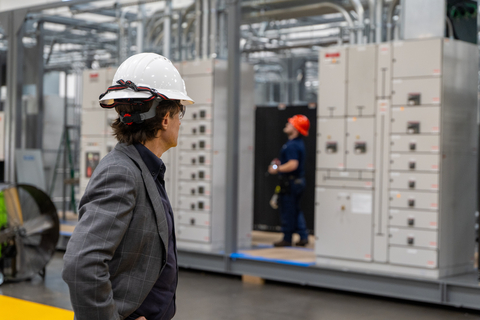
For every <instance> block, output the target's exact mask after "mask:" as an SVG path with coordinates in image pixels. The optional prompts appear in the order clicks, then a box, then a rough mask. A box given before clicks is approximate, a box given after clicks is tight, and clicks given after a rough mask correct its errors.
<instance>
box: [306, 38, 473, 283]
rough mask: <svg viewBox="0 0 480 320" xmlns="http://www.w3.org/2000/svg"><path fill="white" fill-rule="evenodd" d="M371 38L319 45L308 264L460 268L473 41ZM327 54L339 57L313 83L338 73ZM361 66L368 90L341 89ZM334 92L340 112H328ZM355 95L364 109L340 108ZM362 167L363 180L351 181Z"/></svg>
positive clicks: (469, 261) (468, 189)
mask: <svg viewBox="0 0 480 320" xmlns="http://www.w3.org/2000/svg"><path fill="white" fill-rule="evenodd" d="M372 47H374V49H373V50H370V47H367V48H368V49H366V50H365V49H363V48H364V47H362V46H350V47H332V48H328V49H326V50H321V52H320V56H319V62H320V63H319V64H320V67H319V70H320V80H319V84H320V88H319V93H320V96H319V110H321V111H322V110H323V112H320V113H319V117H318V137H319V140H318V144H317V155H318V157H317V182H316V184H317V193H316V207H315V226H316V229H315V235H316V237H317V241H316V250H315V251H316V255H317V263H318V264H328V265H329V266H338V267H344V268H345V267H346V268H357V269H364V270H371V271H381V272H391V273H396V274H404V275H414V276H421V277H430V278H439V277H443V276H448V275H453V274H459V273H464V272H468V271H471V270H473V255H474V244H475V238H474V237H475V229H474V226H475V211H476V195H475V190H476V189H477V188H476V183H477V181H476V180H477V178H476V177H477V174H476V173H477V166H476V163H477V153H476V148H477V145H478V128H477V123H476V120H477V80H478V74H477V69H476V68H471V65H476V64H477V62H478V52H477V51H478V50H477V48H476V47H475V46H474V45H471V44H468V43H464V42H460V41H452V40H449V39H443V38H434V39H426V40H425V39H424V40H411V41H396V42H393V43H386V44H380V45H377V46H372ZM360 49H361V50H363V51H361V50H360ZM370 51H371V52H370ZM335 52H337V53H339V56H341V57H342V58H343V60H345V61H348V63H347V66H346V70H347V72H346V73H345V74H346V79H343V78H342V77H343V74H344V73H343V71H342V72H341V75H339V76H338V77H337V78H335V88H333V87H329V85H325V83H326V82H327V81H328V79H329V77H330V76H331V73H332V72H333V69H336V70H343V69H341V68H343V67H342V66H341V64H338V63H336V64H333V63H332V61H331V60H328V59H326V57H327V56H331V55H332V54H333V53H335ZM360 53H361V54H360ZM372 61H374V62H373V63H372ZM372 64H373V69H375V71H372V74H374V75H375V78H374V79H373V80H371V79H370V77H371V74H370V73H368V72H367V73H366V77H367V78H368V79H370V80H369V82H371V83H374V88H375V92H372V90H370V89H369V88H370V86H367V85H363V84H362V85H360V86H358V87H356V88H352V85H354V83H356V82H358V74H359V73H360V71H361V70H364V69H365V66H370V65H372ZM322 71H323V72H322ZM350 77H351V78H350ZM343 84H345V87H344V88H342V87H341V86H342V85H343ZM322 86H323V88H322ZM364 94H365V95H368V96H369V98H368V99H367V98H366V96H364ZM322 95H323V96H322ZM328 95H330V96H335V100H333V98H332V97H328ZM344 99H345V100H346V101H347V108H346V112H345V113H343V112H337V111H335V110H343V109H342V108H341V107H340V106H341V103H340V102H341V101H343V100H344ZM355 100H358V101H355ZM333 101H336V102H338V103H337V106H338V108H332V106H333V104H334V103H333ZM366 101H370V102H368V103H369V104H370V105H369V106H368V107H366V108H365V110H370V109H371V110H373V113H372V115H371V116H370V115H368V114H360V113H357V114H356V115H351V114H350V113H352V112H354V110H355V107H352V106H355V105H361V104H364V103H366ZM332 110H334V111H332ZM334 142H335V144H334ZM358 142H365V144H360V143H358ZM329 149H330V150H331V151H330V152H326V151H327V150H329ZM333 150H335V151H336V152H337V153H335V152H333ZM369 152H371V153H369ZM367 155H368V157H365V158H364V159H363V160H362V156H367ZM343 159H345V160H344V161H342V160H343ZM366 159H368V161H366V162H365V161H364V160H366ZM339 164H342V165H339ZM367 172H368V173H369V174H372V180H371V181H369V182H370V185H366V184H363V183H362V182H364V181H361V179H359V177H360V176H363V175H365V174H366V173H367ZM372 187H373V189H372ZM367 189H370V190H367ZM354 195H357V196H356V200H358V201H360V202H356V205H354V201H353V199H354ZM367 199H368V201H367ZM367 203H368V205H367ZM355 207H357V208H363V209H358V210H357V211H361V212H355V209H354V208H355ZM367 207H368V208H371V209H370V210H367V209H366V208H367Z"/></svg>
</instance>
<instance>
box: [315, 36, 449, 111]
mask: <svg viewBox="0 0 480 320" xmlns="http://www.w3.org/2000/svg"><path fill="white" fill-rule="evenodd" d="M442 45H443V42H442V39H432V40H426V41H421V42H419V41H417V42H413V41H412V42H407V41H406V42H402V41H398V42H395V43H393V44H390V43H389V44H381V45H373V44H371V45H364V46H352V47H344V46H338V47H329V48H325V49H322V50H321V51H320V54H319V75H320V77H319V94H318V106H319V115H320V116H326V117H329V116H344V115H349V116H361V115H373V114H374V113H375V109H374V106H375V99H376V98H377V97H391V98H392V103H393V105H398V106H406V105H432V104H433V105H435V104H439V103H441V98H442V91H441V88H442V78H441V76H442V73H443V72H442V71H443V66H442V65H443V62H442V51H443V50H442Z"/></svg>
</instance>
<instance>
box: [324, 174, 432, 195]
mask: <svg viewBox="0 0 480 320" xmlns="http://www.w3.org/2000/svg"><path fill="white" fill-rule="evenodd" d="M389 176H390V179H389V188H390V189H392V190H396V189H399V190H418V191H437V190H438V187H439V175H438V174H437V173H421V172H402V171H391V172H390V173H389ZM373 180H374V172H371V171H339V170H317V174H316V180H315V184H316V185H317V186H319V187H340V188H372V187H373Z"/></svg>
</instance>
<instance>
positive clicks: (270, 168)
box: [268, 164, 278, 174]
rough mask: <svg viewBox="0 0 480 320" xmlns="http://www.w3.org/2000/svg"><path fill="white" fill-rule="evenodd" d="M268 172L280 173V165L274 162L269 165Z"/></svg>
mask: <svg viewBox="0 0 480 320" xmlns="http://www.w3.org/2000/svg"><path fill="white" fill-rule="evenodd" d="M268 173H270V174H277V173H278V165H276V164H272V165H270V166H268Z"/></svg>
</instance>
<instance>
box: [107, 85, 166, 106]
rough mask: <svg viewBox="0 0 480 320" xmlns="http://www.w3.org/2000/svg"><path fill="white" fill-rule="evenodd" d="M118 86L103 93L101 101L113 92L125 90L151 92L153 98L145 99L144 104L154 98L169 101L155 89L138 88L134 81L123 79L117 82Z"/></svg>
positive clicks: (111, 87)
mask: <svg viewBox="0 0 480 320" xmlns="http://www.w3.org/2000/svg"><path fill="white" fill-rule="evenodd" d="M117 83H118V84H117V85H113V86H110V87H108V89H107V91H105V92H104V93H102V94H101V95H100V97H99V100H102V98H103V97H104V96H105V95H106V94H107V93H109V92H111V91H119V90H125V89H132V90H133V91H135V92H150V93H151V94H152V96H151V97H150V98H147V99H143V101H142V102H146V101H150V100H152V99H154V98H157V97H158V98H160V99H162V100H169V99H168V97H167V96H165V95H163V94H161V93H159V92H158V91H157V90H155V89H153V88H149V87H142V86H137V85H136V84H135V83H133V82H132V81H130V80H127V81H125V80H123V79H120V80H118V81H117ZM116 104H117V103H113V104H103V103H100V106H101V107H102V108H108V109H110V108H113V107H114V106H115V105H116Z"/></svg>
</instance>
